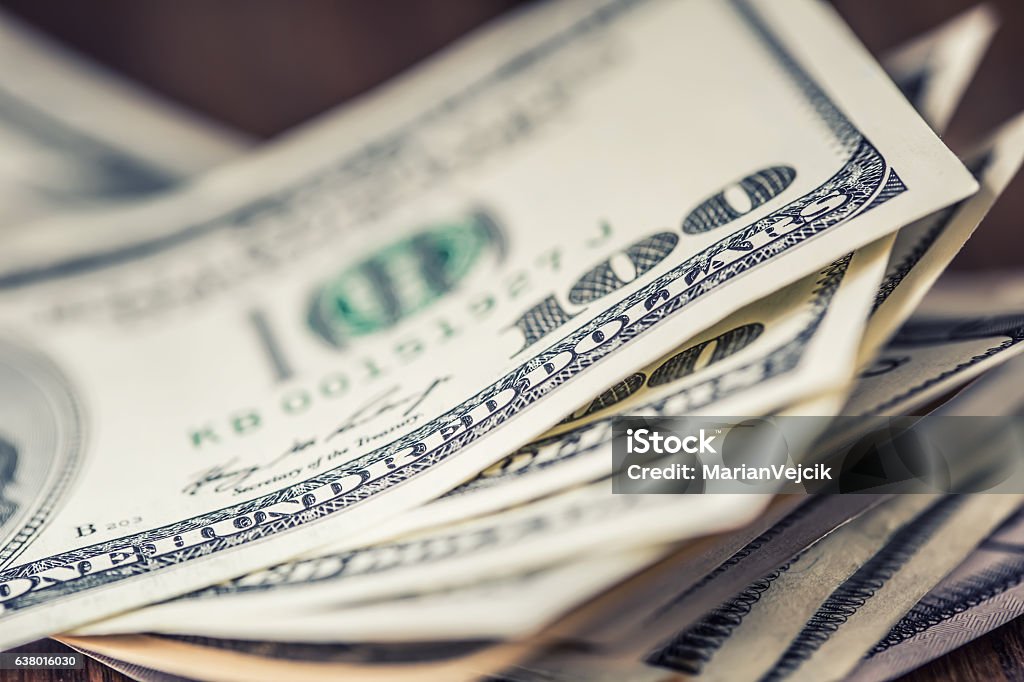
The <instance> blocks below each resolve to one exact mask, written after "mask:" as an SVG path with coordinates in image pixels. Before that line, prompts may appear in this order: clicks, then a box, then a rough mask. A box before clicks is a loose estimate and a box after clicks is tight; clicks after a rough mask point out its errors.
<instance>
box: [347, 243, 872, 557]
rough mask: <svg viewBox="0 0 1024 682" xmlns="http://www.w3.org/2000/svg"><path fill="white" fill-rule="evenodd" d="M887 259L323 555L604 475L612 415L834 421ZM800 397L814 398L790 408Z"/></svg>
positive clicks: (831, 279)
mask: <svg viewBox="0 0 1024 682" xmlns="http://www.w3.org/2000/svg"><path fill="white" fill-rule="evenodd" d="M887 257H888V249H887V244H885V243H877V244H871V245H869V246H866V247H864V248H861V249H858V251H857V252H856V254H855V255H853V256H846V257H843V258H841V259H839V260H837V261H836V262H834V263H832V264H830V265H829V266H827V267H826V268H824V269H823V270H821V271H820V272H818V273H815V274H813V275H811V276H810V277H805V278H804V279H802V280H800V281H799V282H796V283H794V284H792V285H790V286H788V287H786V288H785V289H784V290H783V291H781V292H779V293H778V294H776V295H773V296H770V297H768V298H767V299H765V300H762V301H757V302H755V303H753V304H751V305H748V306H746V307H745V308H743V309H742V310H740V311H737V312H736V313H734V314H733V315H730V316H729V317H728V318H726V319H725V320H723V321H722V322H720V323H718V324H716V325H714V326H713V327H712V328H711V329H709V330H706V331H704V332H702V333H701V334H698V335H697V336H695V337H694V338H692V339H690V340H689V341H687V342H686V343H685V344H683V345H682V346H681V347H680V348H678V349H676V350H675V351H673V352H672V353H670V354H668V355H666V356H665V357H663V358H661V359H660V360H658V361H657V362H655V363H652V364H651V365H649V366H648V367H646V368H644V369H642V370H639V371H637V372H634V373H633V374H631V375H630V376H629V377H627V378H626V379H625V380H623V381H621V382H619V383H618V384H616V385H615V386H613V387H611V388H609V389H608V390H606V391H604V392H603V393H602V394H601V395H600V396H598V397H597V398H595V399H593V400H590V401H588V402H587V404H586V405H585V406H584V407H583V408H581V409H579V410H576V411H575V412H574V413H573V414H572V415H570V416H569V417H568V418H566V419H565V420H563V421H562V423H560V424H558V425H557V426H555V427H554V428H553V429H551V430H549V431H548V432H547V433H546V434H544V435H543V436H542V437H540V438H539V439H537V440H536V441H533V442H532V443H530V444H528V445H525V446H523V447H522V448H519V449H518V450H516V451H515V452H513V453H512V454H510V455H508V456H507V457H505V458H503V459H501V460H499V461H498V462H496V463H495V464H493V465H492V466H490V467H488V468H487V469H485V470H484V471H482V472H480V473H479V474H477V476H475V477H473V478H472V479H471V480H469V481H467V482H465V483H463V484H462V485H460V486H458V487H457V488H455V489H454V490H452V491H450V492H449V493H446V494H445V495H443V496H441V497H440V498H438V499H437V500H436V501H433V502H431V503H429V504H427V505H425V506H424V507H422V508H419V509H416V510H415V511H414V512H411V513H406V514H402V515H401V516H398V517H395V518H394V519H392V520H391V521H389V522H388V523H385V524H381V525H379V526H375V527H374V528H372V529H368V530H367V532H364V533H359V534H358V535H354V536H353V537H351V538H346V539H345V540H343V541H341V542H339V543H334V544H333V545H332V547H333V548H336V549H343V548H348V547H359V546H366V545H368V544H371V543H374V542H382V541H386V540H388V539H389V538H394V537H400V536H402V535H406V534H409V533H413V532H416V531H419V530H422V529H425V528H430V527H435V526H439V525H442V524H445V523H452V522H455V521H458V520H460V519H465V518H468V517H472V516H478V515H481V514H485V513H492V512H495V511H498V510H500V509H504V508H506V507H511V506H514V505H517V504H522V503H524V502H526V501H528V500H531V499H536V498H540V497H543V496H545V495H548V494H551V493H553V492H556V491H558V490H564V489H566V488H568V487H570V486H573V485H578V484H580V483H586V482H589V481H593V480H596V479H598V478H600V477H602V476H606V475H607V474H608V473H609V471H610V469H609V463H610V462H611V435H612V430H611V429H612V421H613V419H614V418H615V417H616V416H618V415H620V414H631V415H648V416H664V415H668V416H671V415H680V414H687V415H700V414H706V415H716V414H717V415H722V414H728V415H732V414H740V415H747V414H750V415H763V414H772V413H778V412H779V411H780V410H781V409H782V408H783V407H785V406H791V407H789V408H787V409H786V410H785V412H786V413H787V414H815V415H830V414H836V413H837V412H838V410H839V408H840V407H841V405H842V400H841V399H837V400H838V402H836V401H833V400H832V399H831V398H830V397H829V395H830V392H832V391H837V390H839V389H840V388H842V387H844V386H845V385H846V384H847V383H848V382H849V381H850V380H851V379H852V373H853V372H852V368H853V366H854V365H853V363H854V356H855V354H856V352H857V345H856V344H857V339H858V337H859V333H860V330H861V329H862V328H863V323H864V320H865V319H866V317H867V311H868V306H869V305H870V301H871V300H872V296H873V294H874V292H875V291H876V289H877V283H878V281H879V279H880V277H881V273H882V267H883V266H884V264H885V262H886V259H887ZM805 395H811V396H816V397H821V399H820V400H818V399H815V400H814V401H812V402H809V403H807V404H799V405H795V406H792V405H791V404H792V403H793V401H794V400H795V399H797V398H800V397H803V396H805ZM833 402H835V404H834V405H833V404H832V403H833Z"/></svg>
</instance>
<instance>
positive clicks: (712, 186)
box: [0, 0, 975, 646]
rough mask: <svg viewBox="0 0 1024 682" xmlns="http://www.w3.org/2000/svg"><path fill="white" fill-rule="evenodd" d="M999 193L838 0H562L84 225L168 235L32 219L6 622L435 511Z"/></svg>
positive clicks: (9, 356)
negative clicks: (75, 250) (933, 121)
mask: <svg viewBox="0 0 1024 682" xmlns="http://www.w3.org/2000/svg"><path fill="white" fill-rule="evenodd" d="M670 84H671V87H669V85H670ZM694 93H713V94H714V96H711V97H703V98H702V105H701V106H693V101H694V100H693V99H692V95H693V94H694ZM766 112H771V113H770V115H768V114H766ZM627 127H628V129H629V131H630V132H629V134H628V135H625V134H620V133H619V132H615V133H614V134H612V131H622V130H624V129H625V128H627ZM693 159H698V161H694V160H693ZM782 159H785V161H782ZM610 160H614V162H613V163H612V162H610ZM780 164H781V165H780ZM641 178H642V181H641ZM623 188H628V191H624V190H623ZM974 188H975V183H974V181H973V180H972V179H971V178H970V176H969V174H968V173H967V172H966V170H965V169H964V168H963V167H962V166H961V165H960V164H959V162H958V161H956V159H955V158H954V157H953V156H952V155H951V154H950V153H949V152H948V150H946V149H945V147H944V146H942V145H941V143H940V142H939V141H938V140H937V139H936V138H935V137H934V135H933V134H932V133H931V132H930V131H928V130H927V129H926V127H925V126H924V124H923V123H922V122H921V121H920V120H919V119H918V118H917V117H916V115H915V114H914V113H913V112H912V110H911V109H910V107H909V106H908V105H907V104H906V103H905V102H904V101H902V99H901V98H900V97H899V96H898V94H897V91H896V90H895V88H893V87H892V85H891V83H889V82H888V81H887V80H886V79H885V77H884V75H883V74H882V73H881V71H880V70H879V69H878V68H877V66H876V65H874V64H873V62H871V60H870V59H869V58H868V57H867V56H866V54H865V53H864V52H863V50H862V49H861V48H860V47H859V46H858V45H856V44H855V41H854V40H853V39H852V37H851V36H850V34H849V32H848V31H847V30H846V29H845V28H843V27H842V26H841V24H839V22H838V21H837V19H836V17H835V16H834V15H833V14H832V13H831V11H830V10H829V9H828V8H826V7H823V6H820V5H818V4H816V3H811V2H800V1H795V0H794V1H792V2H785V3H774V2H772V3H767V2H747V1H746V0H735V1H733V2H726V3H721V2H710V1H702V0H694V1H693V2H688V3H658V2H653V1H650V2H642V1H641V2H622V1H619V2H610V3H606V4H601V5H598V6H595V5H592V4H590V3H580V4H571V3H570V4H556V5H552V6H544V7H539V8H532V9H530V10H526V11H524V12H522V13H520V14H519V15H517V17H514V18H512V19H510V20H509V21H506V22H503V23H501V24H499V25H497V26H495V27H494V28H492V29H491V30H490V31H488V32H486V33H484V34H481V35H480V36H478V37H477V38H476V39H475V40H472V41H469V42H468V43H464V44H462V45H461V46H459V47H457V48H456V49H455V50H454V51H450V52H448V53H447V54H446V55H445V56H442V57H440V58H438V59H435V60H433V61H431V62H430V63H429V64H427V65H425V66H424V67H423V69H421V70H420V73H419V75H416V74H413V75H411V76H408V77H406V78H404V79H402V80H401V81H400V82H399V83H398V84H396V85H394V86H392V87H390V88H385V89H384V90H382V91H380V92H379V93H377V94H375V95H373V96H371V97H370V98H368V99H366V100H364V101H362V102H360V103H358V104H357V105H356V106H355V107H354V108H353V109H352V110H349V111H347V112H345V113H343V114H340V115H339V116H338V117H336V118H333V119H328V120H325V121H323V122H321V123H320V124H319V125H316V126H314V127H312V128H309V129H307V130H306V131H304V132H302V133H298V134H295V135H293V136H292V137H291V139H288V140H282V141H281V142H280V143H279V144H278V145H276V146H274V147H272V148H270V149H268V150H267V151H264V152H262V153H260V154H259V155H258V156H256V157H254V158H251V159H249V160H247V161H246V162H244V163H239V164H237V165H234V166H233V167H227V168H224V169H223V170H221V171H218V172H215V173H212V174H209V175H207V176H206V177H205V179H204V180H202V181H200V182H196V183H193V184H191V185H190V186H189V187H187V188H185V189H184V190H182V191H180V192H178V193H175V194H173V195H170V196H167V197H165V198H162V199H160V200H158V201H153V202H149V203H146V204H143V205H139V206H134V207H130V208H126V209H124V210H122V211H120V212H116V213H110V214H106V215H103V216H92V217H90V218H88V219H86V220H83V221H82V222H81V223H80V224H79V227H81V228H82V229H85V230H92V229H93V228H96V230H97V232H96V235H97V237H96V239H97V240H99V241H100V242H102V240H103V239H105V238H106V237H104V236H103V235H113V234H123V233H124V232H125V231H127V230H129V228H130V227H131V226H133V225H138V224H145V225H146V226H147V228H149V227H152V228H153V232H151V234H152V233H160V234H165V235H169V236H168V237H167V238H161V239H158V240H155V241H149V242H146V243H145V244H144V245H139V244H136V245H134V246H133V247H132V248H131V249H129V250H128V251H116V252H109V253H106V255H105V256H104V257H103V258H96V257H90V258H88V259H84V260H77V261H75V264H74V265H73V266H70V265H69V266H66V267H65V266H62V267H60V268H59V269H57V270H54V269H53V268H49V267H44V268H41V269H40V268H39V267H37V266H38V263H39V262H38V261H36V260H34V257H35V256H43V255H44V254H49V253H52V252H53V250H52V244H49V243H48V242H49V240H51V239H53V238H54V235H56V234H59V233H60V228H61V227H62V226H61V225H60V221H57V223H55V225H56V227H53V228H48V227H47V226H46V225H39V226H37V229H35V230H33V231H32V232H31V233H30V234H31V237H28V236H26V235H22V234H21V233H20V232H19V235H18V237H19V239H18V240H15V241H16V243H12V244H11V246H12V247H16V248H11V250H10V251H9V252H5V257H10V255H11V254H17V256H18V258H20V259H23V260H22V261H20V262H22V263H23V264H24V265H23V267H22V269H21V270H20V271H18V272H16V273H14V274H11V275H9V276H6V278H5V279H3V281H2V282H0V285H2V286H3V287H4V288H5V291H4V292H3V294H0V322H2V324H3V327H4V328H5V329H8V330H10V331H9V332H8V338H9V340H5V341H4V346H3V347H4V351H3V354H2V356H0V357H2V359H3V366H2V369H0V371H2V372H3V373H4V376H5V380H4V381H3V383H0V386H3V388H4V390H5V391H7V392H8V393H9V394H10V395H17V396H18V400H17V401H15V402H13V403H11V404H12V405H13V406H14V407H13V408H12V410H13V411H12V412H11V413H8V414H6V415H5V420H4V423H3V426H2V427H0V428H2V429H3V432H4V442H5V444H6V451H7V452H8V453H11V456H10V457H9V461H10V462H11V464H12V466H13V467H14V468H13V470H14V471H16V472H17V475H16V477H15V478H16V479H17V480H18V483H19V484H18V486H17V487H15V486H14V485H11V486H5V495H9V496H10V499H12V501H13V504H12V508H13V513H11V514H10V516H9V518H8V519H6V523H5V524H4V526H3V527H2V528H0V532H2V533H3V534H4V536H5V537H6V538H9V539H8V540H5V544H4V547H3V550H2V552H0V561H2V562H5V565H6V567H5V568H4V570H3V571H2V572H0V604H2V606H3V611H2V613H0V646H13V645H16V644H18V643H19V642H22V641H28V640H31V639H33V638H35V637H38V636H41V635H45V634H47V633H50V632H54V631H58V630H66V629H69V628H73V627H75V626H77V625H80V624H82V623H83V622H85V621H87V620H94V619H97V618H100V617H103V616H106V615H110V614H112V613H117V612H121V611H124V610H126V609H129V608H133V607H138V606H141V605H142V604H143V603H146V602H152V601H159V600H163V599H166V598H169V597H172V596H174V595H177V594H182V593H185V592H188V591H191V590H194V589H196V588H199V587H201V586H203V585H205V584H211V583H216V582H219V581H221V580H224V579H228V578H230V577H232V576H237V575H241V574H243V573H246V572H248V571H251V570H254V569H257V568H260V567H261V566H266V565H268V564H271V563H274V562H276V561H280V560H282V559H285V558H287V557H289V556H294V555H297V554H299V553H301V552H306V551H309V550H311V549H313V548H315V547H317V546H322V545H325V544H327V543H329V542H331V541H338V540H339V539H340V538H344V537H345V536H346V535H347V534H349V533H352V532H354V531H356V530H358V529H361V528H365V527H367V526H369V525H372V524H375V523H379V522H381V521H382V520H384V519H385V518H387V517H389V516H391V515H394V514H397V513H400V512H401V511H403V510H405V509H409V508H412V507H415V506H417V505H420V504H422V503H424V502H426V501H427V500H428V499H430V498H431V497H434V496H436V495H438V494H439V493H440V492H441V491H444V490H448V489H450V488H452V487H453V486H455V485H456V484H457V483H459V482H462V481H464V480H466V479H467V478H469V477H470V476H472V475H474V474H475V473H477V472H479V471H480V470H481V469H482V468H484V467H485V466H486V465H488V464H489V463H491V462H493V461H495V460H496V459H498V458H500V457H501V456H502V455H504V454H507V453H508V452H510V451H511V450H513V449H514V448H515V447H517V446H519V445H521V444H522V443H524V442H527V441H528V440H529V439H530V438H533V437H535V436H537V435H538V434H540V433H541V432H543V431H544V430H545V429H547V428H549V427H550V426H552V425H553V422H555V421H556V420H557V419H558V418H559V415H563V414H565V413H567V412H568V411H569V410H571V409H573V408H574V407H575V406H577V405H579V404H581V403H582V402H583V401H584V400H585V399H587V398H588V397H590V396H593V395H595V394H597V393H598V392H599V391H600V390H601V389H602V388H604V387H606V386H608V385H610V384H611V383H613V382H614V381H616V380H618V379H620V378H621V377H623V376H626V375H628V374H629V372H631V371H633V370H634V369H635V368H636V367H637V366H642V365H644V364H646V363H648V362H651V361H653V360H655V359H656V358H658V357H659V356H661V355H663V354H665V353H667V352H669V351H670V350H671V349H672V348H674V347H676V346H677V345H678V340H679V339H680V338H688V337H689V336H691V335H693V334H695V333H696V332H698V331H699V330H701V329H706V328H708V327H709V326H710V325H712V324H714V323H715V322H716V321H718V320H720V319H722V318H724V317H725V316H727V315H728V314H729V313H731V312H734V311H735V310H738V309H740V308H741V307H743V306H744V305H746V304H748V303H750V302H752V301H754V300H756V299H757V298H760V297H763V296H764V295H765V293H767V292H769V291H772V290H775V289H778V288H780V287H781V286H783V285H785V284H789V283H791V282H793V281H796V280H797V279H799V278H800V277H802V276H806V275H808V274H810V273H812V272H814V271H816V270H817V269H819V268H821V267H822V266H823V265H824V264H826V263H829V262H832V261H833V260H835V259H836V258H839V257H841V256H843V255H844V254H846V253H849V252H850V251H851V250H853V249H856V248H859V247H861V246H864V245H866V244H868V243H870V242H872V241H875V240H877V239H879V238H882V237H884V236H885V235H886V234H888V233H890V232H891V231H893V230H894V229H896V228H897V227H899V226H900V225H903V224H907V223H908V222H910V221H912V220H914V219H917V218H919V217H921V216H922V215H925V214H927V213H931V212H933V211H934V210H937V209H938V208H939V207H941V206H943V205H945V204H948V203H949V202H951V201H956V200H959V199H961V198H963V197H964V196H965V195H967V194H968V193H970V192H971V191H973V190H974ZM101 225H102V228H100V227H99V226H101ZM63 227H64V228H66V224H65V225H63ZM556 227H557V229H556ZM22 237H24V239H23V238H22ZM35 248H38V251H34V250H33V249H35ZM92 253H95V252H92ZM683 311H685V314H681V313H682V312H683ZM4 404H5V406H6V405H7V404H8V403H7V402H5V403H4ZM97 453H102V456H97ZM30 463H31V464H30Z"/></svg>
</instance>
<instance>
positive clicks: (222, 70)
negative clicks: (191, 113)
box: [0, 0, 1024, 682]
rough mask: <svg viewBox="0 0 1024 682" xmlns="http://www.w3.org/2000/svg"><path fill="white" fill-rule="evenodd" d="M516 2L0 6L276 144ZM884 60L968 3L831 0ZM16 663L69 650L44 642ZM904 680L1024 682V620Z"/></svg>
mask: <svg viewBox="0 0 1024 682" xmlns="http://www.w3.org/2000/svg"><path fill="white" fill-rule="evenodd" d="M515 4H518V3H517V1H516V0H471V1H470V0H429V1H427V0H419V1H413V0H374V2H365V1H364V0H337V1H335V0H293V1H291V2H289V1H286V0H215V1H214V0H147V2H139V0H76V1H75V2H67V1H66V0H2V1H0V5H3V6H6V7H7V8H8V9H10V10H12V11H13V12H15V13H16V14H19V15H21V16H22V17H24V18H25V19H27V20H29V21H30V22H32V23H34V24H36V25H37V26H39V27H41V28H43V29H44V30H46V31H47V32H49V33H51V34H52V35H54V36H56V37H58V38H60V39H61V40H63V41H65V42H66V43H68V44H70V45H72V46H75V47H76V48H78V49H80V50H81V51H83V52H85V53H87V54H89V55H91V56H92V57H94V58H96V59H98V60H99V61H101V62H104V63H106V64H108V65H110V66H112V67H114V68H115V69H117V70H119V71H121V72H123V73H125V74H127V75H128V76H130V77H132V78H134V79H136V80H138V81H140V82H143V83H145V84H147V85H148V86H149V87H151V88H153V89H155V90H157V91H160V92H162V93H164V94H166V95H168V96H170V97H172V98H175V99H177V100H179V101H181V102H183V103H185V104H188V105H191V106H193V107H195V108H196V109H198V110H201V111H204V112H206V113H208V114H209V115H211V116H213V117H215V118H217V119H220V120H222V121H224V122H226V123H228V124H231V125H234V126H236V127H238V128H239V129H242V130H245V131H247V132H249V133H252V134H254V135H257V136H261V137H270V136H272V135H274V134H276V133H278V132H280V131H282V130H285V129H287V128H289V127H291V126H293V125H295V124H298V123H300V122H302V121H304V120H307V119H309V118H310V117H312V116H314V115H316V114H318V113H320V112H322V111H325V110H327V109H329V108H331V107H332V106H335V105H337V104H340V103H342V102H344V101H345V100H346V99H348V98H350V97H352V96H354V95H357V94H359V93H361V92H364V91H366V90H368V89H369V88H371V87H372V86H373V85H374V84H376V83H378V82H380V81H382V80H384V79H386V78H387V77H389V76H391V75H394V74H395V73H398V72H399V71H401V70H402V69H403V68H405V67H406V66H408V65H410V64H412V63H415V62H416V61H417V60H419V59H421V58H423V57H424V56H426V55H428V54H430V53H431V52H432V51H434V50H435V49H437V48H438V47H440V46H442V45H444V44H446V43H449V42H451V41H452V40H454V39H455V38H457V37H458V36H459V35H461V34H462V33H464V32H466V31H467V30H469V29H471V28H472V27H474V26H476V25H478V24H479V23H481V22H483V21H485V20H487V19H488V18H489V17H492V16H495V15H496V14H498V13H500V12H502V11H504V10H506V9H507V8H509V7H511V6H512V5H515ZM835 4H836V6H837V7H838V8H839V10H840V12H841V13H842V14H843V15H844V16H845V17H846V19H847V21H849V23H850V25H851V26H852V27H853V28H854V30H855V31H856V32H857V34H858V35H860V36H861V38H862V40H864V42H865V43H866V44H867V46H868V47H869V48H870V49H871V50H872V51H874V52H875V53H879V52H881V51H884V50H885V49H887V48H889V47H892V46H894V45H897V44H899V43H900V42H901V41H903V40H905V39H907V38H909V37H911V36H913V35H915V34H917V33H919V32H922V31H925V30H927V29H929V28H931V27H932V26H935V25H936V24H938V23H940V22H941V21H943V20H944V19H947V18H949V17H952V16H953V15H955V14H956V13H957V12H958V11H960V10H962V9H964V8H966V7H969V6H971V5H973V4H975V2H974V1H973V0H836V2H835ZM991 4H993V5H995V6H996V7H997V9H998V10H999V13H1000V15H1001V17H1002V22H1003V26H1002V29H1001V30H1000V32H999V34H998V35H997V36H996V39H995V42H994V44H993V46H992V49H991V50H990V52H989V53H988V55H987V56H986V58H985V61H984V62H983V64H982V66H981V69H980V72H979V74H978V76H977V78H976V80H975V81H974V83H973V84H972V85H971V87H970V89H969V90H968V91H967V93H966V97H965V100H964V102H963V104H962V105H961V108H960V110H959V111H958V113H957V116H956V118H955V119H954V121H953V125H952V127H951V129H950V131H949V133H948V135H947V136H946V140H947V142H948V143H949V144H950V146H951V147H952V148H953V149H954V150H963V149H964V148H965V147H966V146H968V145H969V144H970V143H971V142H972V141H973V140H975V139H978V138H979V137H980V136H982V135H983V134H984V133H985V132H986V131H987V130H989V129H990V128H991V127H993V126H995V125H997V124H998V123H1000V122H1001V121H1003V120H1006V119H1007V118H1009V117H1010V116H1012V115H1014V114H1015V113H1017V112H1018V111H1021V110H1024V86H1022V82H1024V81H1022V74H1024V0H993V2H992V3H991ZM1022 216H1024V177H1022V178H1018V179H1017V180H1016V181H1015V183H1014V185H1013V186H1012V187H1011V188H1010V190H1009V191H1008V192H1007V195H1006V196H1005V197H1004V198H1003V199H1002V200H1001V201H1000V202H999V204H997V206H996V207H995V209H994V210H993V211H992V213H991V214H990V216H989V218H988V219H987V220H986V222H985V224H984V226H983V228H982V229H980V230H979V231H978V232H977V234H976V235H975V236H974V237H973V238H972V240H971V242H970V243H969V244H968V246H967V248H966V249H965V250H964V251H963V253H962V254H961V255H960V256H959V257H958V258H957V260H956V262H955V263H954V267H956V268H958V269H968V270H983V269H989V268H1004V267H1017V266H1020V265H1021V264H1022V254H1024V248H1022V247H1024V238H1022V237H1021V233H1022V230H1021V228H1022V227H1024V225H1022V220H1021V218H1022ZM19 650H20V651H29V650H31V651H62V650H63V647H62V646H61V645H59V644H57V643H56V642H51V641H42V642H38V643H35V644H33V645H29V646H27V647H21V648H20V649H19ZM0 678H2V679H3V680H5V681H6V680H11V681H12V682H22V681H27V680H67V681H72V680H90V681H91V682H100V681H103V682H113V681H115V680H117V681H120V680H126V679H127V678H125V677H123V676H121V675H119V674H117V673H114V672H113V671H111V670H109V669H108V668H106V667H104V666H102V665H100V664H96V663H90V664H89V665H88V666H87V668H86V669H85V670H84V671H81V672H76V671H69V672H62V673H57V672H55V673H52V674H47V673H14V672H3V673H0ZM906 679H908V680H914V681H915V682H925V681H931V680H951V679H952V680H979V681H980V680H1007V681H1009V680H1014V681H1016V680H1024V621H1020V620H1018V621H1014V622H1012V623H1010V624H1008V625H1006V626H1004V627H1003V628H1000V629H999V630H996V631H995V632H993V633H991V634H990V635H987V636H985V637H983V638H981V639H980V640H978V641H976V642H974V643H972V644H970V645H968V646H966V647H964V648H962V649H960V650H958V651H956V652H954V653H953V654H951V655H950V656H947V657H946V658H944V659H942V660H940V661H936V662H935V663H933V664H931V665H928V666H926V667H924V668H922V669H920V670H918V671H916V672H914V673H912V674H911V675H910V676H908V678H906Z"/></svg>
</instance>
